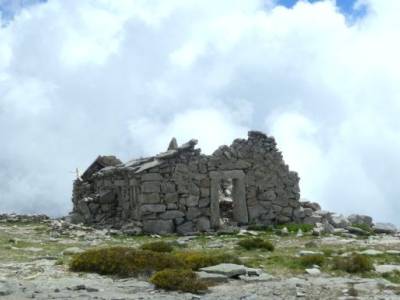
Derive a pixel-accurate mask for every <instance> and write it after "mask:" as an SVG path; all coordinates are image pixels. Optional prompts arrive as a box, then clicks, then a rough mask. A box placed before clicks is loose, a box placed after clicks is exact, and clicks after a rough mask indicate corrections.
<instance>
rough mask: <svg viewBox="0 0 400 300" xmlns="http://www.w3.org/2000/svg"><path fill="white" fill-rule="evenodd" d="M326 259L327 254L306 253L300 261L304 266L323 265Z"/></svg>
mask: <svg viewBox="0 0 400 300" xmlns="http://www.w3.org/2000/svg"><path fill="white" fill-rule="evenodd" d="M324 261H325V256H323V255H320V254H316V255H306V256H301V257H300V263H301V265H302V266H303V267H306V268H307V267H312V266H314V265H318V266H322V265H323V263H324Z"/></svg>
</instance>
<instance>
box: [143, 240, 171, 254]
mask: <svg viewBox="0 0 400 300" xmlns="http://www.w3.org/2000/svg"><path fill="white" fill-rule="evenodd" d="M140 248H141V249H142V250H149V251H154V252H172V251H173V250H174V248H173V247H172V245H171V244H170V243H167V242H163V241H160V242H152V243H146V244H143V245H142V246H141V247H140Z"/></svg>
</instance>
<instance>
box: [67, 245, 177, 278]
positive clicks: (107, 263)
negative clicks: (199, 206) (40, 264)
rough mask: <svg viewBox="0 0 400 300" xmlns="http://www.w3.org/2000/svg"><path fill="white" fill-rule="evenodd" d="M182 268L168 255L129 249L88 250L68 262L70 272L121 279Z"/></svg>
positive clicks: (173, 257)
mask: <svg viewBox="0 0 400 300" xmlns="http://www.w3.org/2000/svg"><path fill="white" fill-rule="evenodd" d="M183 267H184V263H183V262H182V260H181V259H179V258H178V257H176V256H174V255H172V254H170V253H161V252H154V251H148V250H137V249H134V248H129V247H110V248H99V249H90V250H87V251H85V252H83V253H81V254H78V255H75V256H74V257H73V258H72V260H71V262H70V269H71V270H72V271H76V272H94V273H99V274H103V275H118V276H122V277H125V276H133V275H137V274H150V273H151V272H153V271H160V270H163V269H168V268H169V269H177V268H183Z"/></svg>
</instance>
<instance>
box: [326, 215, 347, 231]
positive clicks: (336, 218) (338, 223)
mask: <svg viewBox="0 0 400 300" xmlns="http://www.w3.org/2000/svg"><path fill="white" fill-rule="evenodd" d="M331 224H332V226H333V227H335V228H345V227H347V226H350V221H349V220H348V219H347V218H346V217H345V216H343V215H337V214H333V215H331Z"/></svg>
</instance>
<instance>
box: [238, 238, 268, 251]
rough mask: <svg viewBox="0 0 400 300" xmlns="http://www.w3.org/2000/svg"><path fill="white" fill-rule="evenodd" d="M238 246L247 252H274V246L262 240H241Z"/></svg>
mask: <svg viewBox="0 0 400 300" xmlns="http://www.w3.org/2000/svg"><path fill="white" fill-rule="evenodd" d="M238 245H239V246H240V247H242V248H244V249H246V250H253V249H263V250H268V251H274V249H275V247H274V245H273V244H272V243H271V242H270V241H267V240H264V239H261V238H247V239H243V240H240V241H239V242H238Z"/></svg>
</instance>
